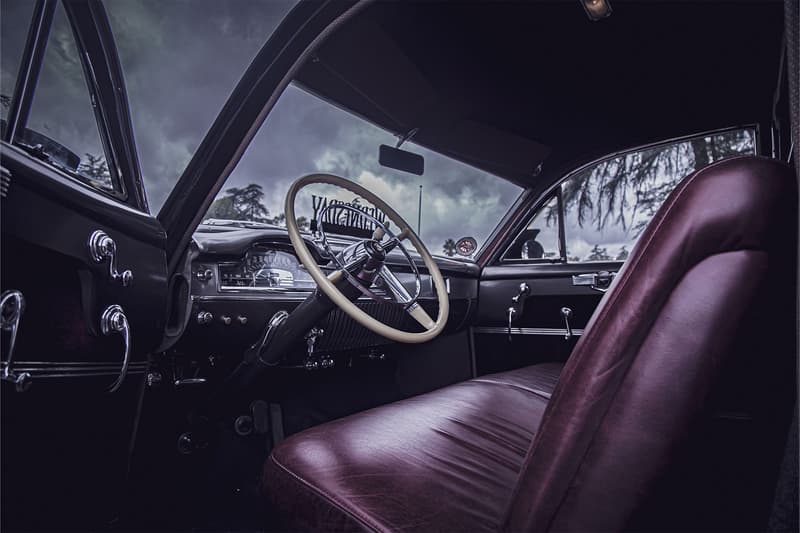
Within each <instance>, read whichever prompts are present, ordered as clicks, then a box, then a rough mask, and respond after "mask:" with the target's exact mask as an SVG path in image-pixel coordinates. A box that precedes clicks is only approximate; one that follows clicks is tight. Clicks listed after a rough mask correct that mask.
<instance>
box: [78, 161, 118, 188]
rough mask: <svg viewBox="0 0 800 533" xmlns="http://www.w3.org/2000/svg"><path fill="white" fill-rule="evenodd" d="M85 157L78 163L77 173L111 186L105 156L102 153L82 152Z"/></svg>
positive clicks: (105, 185)
mask: <svg viewBox="0 0 800 533" xmlns="http://www.w3.org/2000/svg"><path fill="white" fill-rule="evenodd" d="M83 155H84V156H85V157H84V159H83V160H82V161H81V163H80V165H78V173H79V174H81V175H82V176H85V177H87V178H89V179H90V180H92V181H95V182H97V183H99V184H100V185H102V186H104V187H106V188H111V173H110V172H109V170H108V163H106V158H105V157H103V156H102V155H92V154H90V153H85V154H83Z"/></svg>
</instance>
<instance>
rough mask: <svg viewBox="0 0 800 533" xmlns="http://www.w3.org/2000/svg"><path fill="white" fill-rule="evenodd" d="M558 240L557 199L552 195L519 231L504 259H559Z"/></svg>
mask: <svg viewBox="0 0 800 533" xmlns="http://www.w3.org/2000/svg"><path fill="white" fill-rule="evenodd" d="M558 240H559V239H558V199H557V198H556V197H555V196H554V197H553V198H551V199H550V200H548V201H547V203H545V204H544V206H542V208H541V209H540V210H539V212H538V213H536V216H534V217H533V220H532V221H531V223H530V224H528V227H527V228H525V230H524V231H523V232H522V233H520V235H519V237H517V240H516V241H514V243H513V244H512V245H511V247H510V248H509V249H508V251H507V252H506V255H505V259H547V260H551V261H556V260H559V259H560V257H561V254H560V253H559V243H558Z"/></svg>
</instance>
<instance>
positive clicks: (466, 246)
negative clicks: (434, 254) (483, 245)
mask: <svg viewBox="0 0 800 533" xmlns="http://www.w3.org/2000/svg"><path fill="white" fill-rule="evenodd" d="M477 248H478V241H476V240H475V239H474V238H472V237H464V238H461V239H459V240H458V242H457V243H456V252H457V253H458V255H463V256H464V257H468V256H470V255H472V254H473V253H474V252H475V250H476V249H477Z"/></svg>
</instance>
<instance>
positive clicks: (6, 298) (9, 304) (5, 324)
mask: <svg viewBox="0 0 800 533" xmlns="http://www.w3.org/2000/svg"><path fill="white" fill-rule="evenodd" d="M23 312H25V297H24V296H23V295H22V293H21V292H20V291H13V290H12V291H6V292H4V293H3V294H2V296H0V327H1V328H2V329H4V330H6V331H8V332H9V339H8V358H7V359H6V360H5V362H4V366H3V369H2V371H0V379H2V380H3V381H8V382H11V383H13V384H14V389H15V390H16V391H17V392H25V391H26V390H28V389H29V388H30V386H31V384H32V382H31V375H30V374H29V373H28V372H21V373H19V374H17V373H16V372H14V368H13V365H14V345H15V344H16V342H17V330H18V329H19V322H20V320H21V319H22V313H23Z"/></svg>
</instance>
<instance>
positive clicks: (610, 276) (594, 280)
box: [572, 270, 617, 292]
mask: <svg viewBox="0 0 800 533" xmlns="http://www.w3.org/2000/svg"><path fill="white" fill-rule="evenodd" d="M616 275H617V273H616V272H608V271H606V270H601V271H600V272H592V273H590V274H578V275H576V276H572V284H573V285H585V286H588V287H589V288H591V289H593V290H595V291H598V292H606V291H608V287H609V286H610V285H611V282H612V281H614V277H616Z"/></svg>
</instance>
